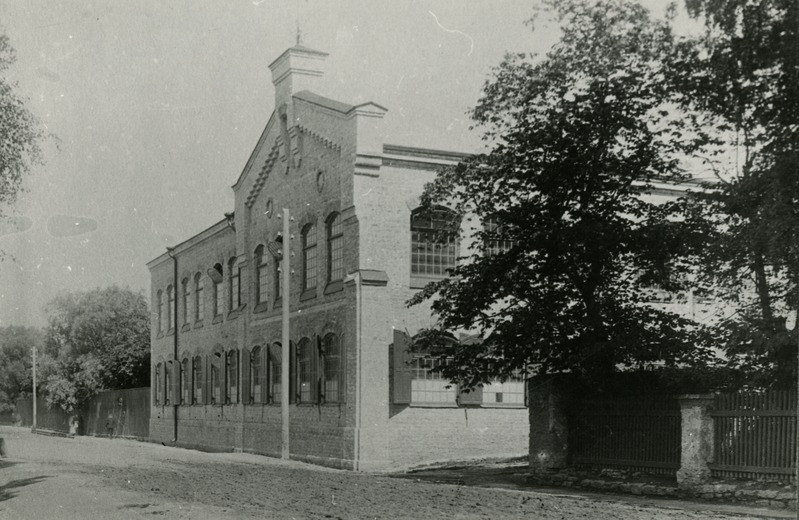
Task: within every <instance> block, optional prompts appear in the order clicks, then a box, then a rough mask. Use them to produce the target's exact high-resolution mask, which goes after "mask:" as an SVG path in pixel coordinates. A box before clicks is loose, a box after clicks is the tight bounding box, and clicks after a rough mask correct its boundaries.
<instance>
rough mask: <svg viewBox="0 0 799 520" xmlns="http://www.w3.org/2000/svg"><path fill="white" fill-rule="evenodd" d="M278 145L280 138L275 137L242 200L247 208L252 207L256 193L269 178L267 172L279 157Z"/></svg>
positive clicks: (256, 196)
mask: <svg viewBox="0 0 799 520" xmlns="http://www.w3.org/2000/svg"><path fill="white" fill-rule="evenodd" d="M280 145H281V143H280V140H277V139H276V140H275V144H274V145H272V150H270V151H269V155H268V156H267V157H266V161H264V165H263V166H262V167H261V171H259V172H258V177H256V178H255V182H253V184H252V188H251V189H250V193H248V194H247V199H246V200H245V201H244V204H245V205H246V206H247V207H248V208H252V205H253V204H255V199H257V198H258V194H259V193H260V192H261V189H262V188H263V187H264V184H266V179H268V178H269V174H270V173H271V172H272V169H273V168H274V166H275V162H277V160H278V158H279V157H280V149H281V148H282V147H281V146H280Z"/></svg>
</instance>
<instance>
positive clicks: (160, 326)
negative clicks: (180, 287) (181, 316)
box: [156, 289, 164, 332]
mask: <svg viewBox="0 0 799 520" xmlns="http://www.w3.org/2000/svg"><path fill="white" fill-rule="evenodd" d="M156 302H157V305H158V316H157V320H158V321H157V324H158V332H163V331H164V293H163V291H161V290H160V289H159V290H158V294H157V295H156Z"/></svg>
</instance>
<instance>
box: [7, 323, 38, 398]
mask: <svg viewBox="0 0 799 520" xmlns="http://www.w3.org/2000/svg"><path fill="white" fill-rule="evenodd" d="M43 338H44V335H43V334H42V331H41V330H39V329H36V328H33V327H20V326H10V327H2V328H0V412H5V411H9V410H14V409H15V407H16V401H17V399H18V398H20V397H25V396H26V395H28V394H30V393H31V392H32V390H33V377H32V373H31V366H32V362H33V358H32V355H33V352H32V349H33V347H37V348H39V349H41V346H42V342H43Z"/></svg>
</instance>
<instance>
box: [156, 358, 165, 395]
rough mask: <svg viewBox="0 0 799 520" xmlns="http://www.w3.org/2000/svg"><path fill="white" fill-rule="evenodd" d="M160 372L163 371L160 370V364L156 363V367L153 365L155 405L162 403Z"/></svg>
mask: <svg viewBox="0 0 799 520" xmlns="http://www.w3.org/2000/svg"><path fill="white" fill-rule="evenodd" d="M162 370H163V368H162V365H161V363H158V364H157V365H155V380H154V383H155V404H156V405H159V404H161V403H163V402H164V400H163V394H162V393H161V392H162V391H163V386H162V381H161V374H162Z"/></svg>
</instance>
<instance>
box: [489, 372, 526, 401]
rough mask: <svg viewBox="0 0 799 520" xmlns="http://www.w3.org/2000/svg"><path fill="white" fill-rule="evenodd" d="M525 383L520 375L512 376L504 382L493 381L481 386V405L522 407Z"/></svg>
mask: <svg viewBox="0 0 799 520" xmlns="http://www.w3.org/2000/svg"><path fill="white" fill-rule="evenodd" d="M524 387H525V381H524V377H523V376H522V375H521V374H514V375H513V376H512V377H510V378H509V379H507V380H506V381H504V382H502V383H501V382H499V381H494V382H493V383H491V384H488V385H485V386H483V404H511V405H517V406H524V404H525V403H524Z"/></svg>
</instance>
